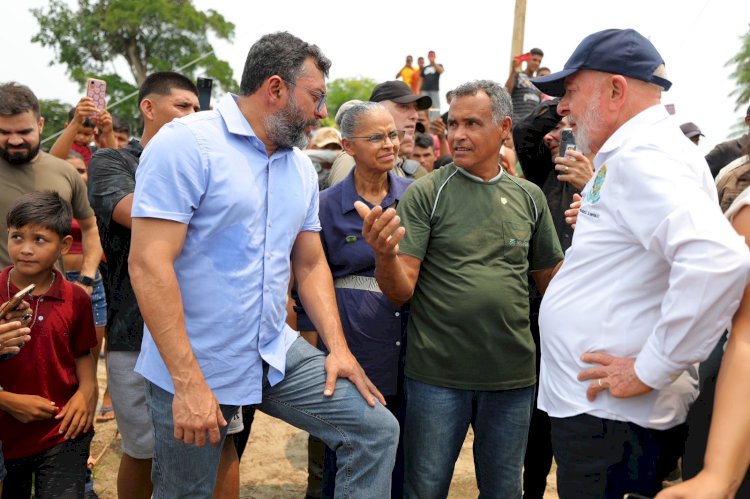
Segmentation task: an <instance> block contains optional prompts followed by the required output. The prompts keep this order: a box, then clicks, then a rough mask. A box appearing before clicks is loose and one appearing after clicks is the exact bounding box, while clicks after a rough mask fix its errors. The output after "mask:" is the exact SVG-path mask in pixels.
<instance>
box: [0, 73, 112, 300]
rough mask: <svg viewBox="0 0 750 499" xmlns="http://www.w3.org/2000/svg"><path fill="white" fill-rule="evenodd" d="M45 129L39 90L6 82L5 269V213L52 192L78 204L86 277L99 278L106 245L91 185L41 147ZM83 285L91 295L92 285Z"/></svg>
mask: <svg viewBox="0 0 750 499" xmlns="http://www.w3.org/2000/svg"><path fill="white" fill-rule="evenodd" d="M43 128H44V118H42V116H41V111H40V109H39V100H38V99H37V98H36V95H34V92H32V91H31V89H29V88H28V87H26V86H24V85H19V84H17V83H14V82H9V83H5V84H2V85H0V213H2V214H3V216H2V217H0V234H3V237H0V268H1V267H6V266H8V265H10V264H11V261H10V257H9V256H8V238H7V236H6V235H5V234H6V233H7V231H8V227H7V226H6V224H5V213H7V212H8V209H9V208H10V206H11V205H12V204H13V203H14V202H15V200H16V199H18V198H19V197H21V196H22V195H24V194H26V193H29V192H34V191H48V190H51V191H55V192H57V193H58V194H60V196H61V197H62V198H63V199H65V200H66V201H68V202H69V203H70V204H71V205H72V206H73V216H74V217H75V218H76V219H77V220H78V223H79V224H80V226H81V233H82V240H83V264H82V266H81V279H82V280H85V279H84V278H88V281H93V278H94V275H95V274H96V269H97V268H98V266H99V262H100V261H101V258H102V246H101V243H100V242H99V231H98V230H97V227H96V218H95V217H94V211H93V210H92V209H91V205H89V201H88V198H87V197H86V184H84V183H83V180H82V179H81V175H80V174H79V173H78V172H77V171H76V169H75V168H73V167H72V166H71V165H70V164H69V163H68V162H66V161H63V160H61V159H58V158H55V157H54V156H51V155H49V154H47V153H46V152H42V151H40V150H39V145H40V141H41V134H42V129H43ZM88 281H87V283H88ZM77 284H78V285H79V286H81V287H82V288H83V289H84V290H86V292H87V293H88V294H89V295H90V294H91V292H92V290H93V289H92V288H91V287H90V286H87V285H86V284H84V283H83V282H78V283H77ZM89 284H90V283H89Z"/></svg>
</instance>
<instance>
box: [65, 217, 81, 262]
mask: <svg viewBox="0 0 750 499" xmlns="http://www.w3.org/2000/svg"><path fill="white" fill-rule="evenodd" d="M70 235H71V236H73V244H71V245H70V249H69V250H68V254H69V255H82V254H83V233H82V232H81V226H80V225H79V224H78V220H76V219H75V218H74V219H73V222H72V223H71V224H70Z"/></svg>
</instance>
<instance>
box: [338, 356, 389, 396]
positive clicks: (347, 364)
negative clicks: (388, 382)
mask: <svg viewBox="0 0 750 499" xmlns="http://www.w3.org/2000/svg"><path fill="white" fill-rule="evenodd" d="M325 368H326V386H325V389H324V391H323V395H325V396H326V397H330V396H332V395H333V391H334V390H335V389H336V379H338V378H346V379H348V380H349V381H351V382H352V383H354V386H356V387H357V390H359V393H360V394H361V395H362V397H363V398H364V399H365V400H366V401H367V403H368V404H369V405H370V406H371V407H375V399H376V398H377V399H378V400H379V401H380V403H381V404H383V405H385V398H384V397H383V395H382V394H381V393H380V391H379V390H378V389H377V388H376V387H375V385H374V384H373V383H372V381H370V378H368V377H367V375H366V374H365V371H364V370H363V369H362V366H360V365H359V362H357V359H355V358H354V355H352V354H351V352H349V351H346V353H330V354H329V355H328V357H326V362H325Z"/></svg>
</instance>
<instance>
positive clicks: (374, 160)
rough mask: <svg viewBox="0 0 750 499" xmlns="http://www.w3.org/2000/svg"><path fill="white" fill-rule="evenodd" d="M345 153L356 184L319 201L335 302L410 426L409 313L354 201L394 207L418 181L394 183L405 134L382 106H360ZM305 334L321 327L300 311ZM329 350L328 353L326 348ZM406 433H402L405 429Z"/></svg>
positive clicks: (391, 405)
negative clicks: (392, 290) (391, 292)
mask: <svg viewBox="0 0 750 499" xmlns="http://www.w3.org/2000/svg"><path fill="white" fill-rule="evenodd" d="M340 128H341V135H342V137H343V138H342V146H343V147H344V150H345V151H346V152H347V153H348V154H349V155H351V156H352V157H353V158H354V161H355V166H354V169H353V170H352V171H351V173H350V174H349V176H348V177H347V178H346V179H345V180H343V181H342V182H339V183H338V184H336V185H334V186H332V187H330V188H328V189H326V190H324V191H322V192H321V193H320V223H321V226H322V230H321V239H322V240H323V248H324V250H325V253H326V258H327V260H328V265H329V266H330V267H331V273H332V274H333V278H334V287H335V290H336V301H337V303H338V307H339V314H340V316H341V323H342V326H343V328H344V335H345V336H346V341H347V343H348V344H349V349H350V350H351V351H352V353H353V354H354V356H355V357H356V358H357V360H358V361H359V363H360V364H361V365H362V367H363V368H364V370H365V372H366V373H367V376H368V377H369V378H370V380H372V382H373V383H375V385H376V386H377V388H378V390H380V392H381V393H382V394H383V396H384V397H385V399H386V402H387V407H388V409H390V411H391V412H392V413H393V414H394V415H395V416H396V418H397V419H398V420H399V423H402V422H403V415H402V413H403V410H404V404H403V403H402V399H403V354H404V352H405V345H404V332H405V330H406V320H407V317H406V315H407V310H408V309H407V308H406V307H399V306H396V305H393V304H392V303H391V302H390V301H388V299H387V298H386V297H385V296H384V295H383V293H381V291H380V288H379V287H378V284H377V281H376V280H375V254H374V253H373V251H372V249H371V248H370V246H369V245H368V244H367V242H365V241H364V240H363V239H362V235H361V231H362V219H361V218H360V216H359V215H358V214H357V211H356V210H355V209H354V202H355V201H362V202H364V203H366V204H367V205H368V206H369V207H370V208H372V207H374V206H375V205H380V206H382V207H383V209H386V208H388V207H391V206H392V207H395V206H396V204H397V203H398V200H399V199H400V198H401V195H402V193H403V192H404V191H405V190H406V188H407V187H408V185H409V184H410V183H411V180H409V179H406V178H404V177H398V176H396V175H394V174H393V173H392V172H391V170H392V169H393V165H394V162H395V160H396V156H397V153H398V148H399V143H400V142H399V138H400V137H399V132H398V131H397V130H396V125H395V124H394V122H393V118H392V117H391V114H390V113H389V112H388V111H387V110H386V109H385V108H384V107H383V106H382V105H380V104H378V103H375V102H360V103H357V104H354V105H353V106H352V107H351V108H350V109H349V110H347V111H346V113H345V114H344V116H343V118H342V120H341V125H340ZM298 311H299V314H298V318H297V320H298V327H299V329H300V331H313V330H314V326H313V325H312V323H311V322H310V320H309V319H308V318H307V316H306V315H305V313H304V311H303V310H301V309H300V308H298ZM320 346H321V348H324V347H323V345H322V344H321V345H320ZM402 427H403V426H402ZM402 455H403V451H402V449H401V445H399V450H398V455H397V458H396V466H395V467H394V472H393V485H392V493H391V495H392V497H402V495H403V457H402ZM323 475H324V476H323V487H324V491H323V497H332V496H333V489H334V487H333V486H334V477H335V475H336V454H335V449H334V450H331V449H328V448H326V456H325V460H324V466H323Z"/></svg>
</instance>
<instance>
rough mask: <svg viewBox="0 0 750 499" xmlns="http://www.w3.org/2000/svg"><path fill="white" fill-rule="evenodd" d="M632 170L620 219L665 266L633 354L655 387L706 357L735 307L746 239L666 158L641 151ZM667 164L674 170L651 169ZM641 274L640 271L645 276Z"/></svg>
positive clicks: (749, 263)
mask: <svg viewBox="0 0 750 499" xmlns="http://www.w3.org/2000/svg"><path fill="white" fill-rule="evenodd" d="M645 157H648V158H649V159H650V161H645V162H644V161H640V162H633V163H631V164H638V165H639V166H636V168H637V169H638V170H639V171H638V175H629V176H627V178H628V179H632V180H630V181H626V182H624V183H623V184H621V186H622V188H623V189H625V192H624V193H623V194H625V195H624V196H623V197H621V198H620V199H632V203H629V204H628V206H623V207H621V208H620V209H619V216H620V217H622V222H623V223H624V224H626V225H627V226H628V228H629V229H630V230H631V231H632V233H633V234H634V236H635V238H636V239H637V240H638V242H640V244H642V245H643V246H644V247H645V248H646V249H648V250H649V251H650V252H652V253H655V254H657V255H658V256H659V257H660V258H663V259H664V260H665V261H666V262H667V264H668V265H669V268H670V270H669V281H668V287H667V289H666V292H665V294H664V297H663V299H662V303H661V315H660V318H659V320H658V321H657V322H656V324H655V325H654V327H653V332H652V333H651V335H650V336H649V337H648V339H647V341H646V343H645V345H644V347H643V348H642V350H641V351H640V353H639V354H638V356H637V358H636V363H635V371H636V374H637V375H638V377H639V378H640V379H641V380H642V381H643V382H644V383H646V384H647V385H648V386H650V387H652V388H654V389H661V388H664V387H665V386H667V385H668V384H670V383H671V382H672V381H674V380H675V379H677V377H678V376H679V375H680V374H681V373H682V372H683V371H684V370H685V369H687V368H688V367H689V366H690V365H691V364H695V363H697V362H701V361H703V360H705V359H706V358H707V357H708V355H709V353H710V352H711V350H712V349H713V348H714V346H715V345H716V342H717V341H718V339H719V337H720V336H721V334H722V332H723V331H724V329H725V328H727V327H728V325H729V322H730V321H731V318H732V316H733V315H734V312H735V311H736V310H737V307H738V306H739V302H740V299H741V297H742V294H743V291H744V288H745V286H746V285H747V282H748V276H749V275H750V253H749V252H748V249H747V246H746V244H745V241H744V239H743V238H742V237H740V236H739V235H738V234H737V233H736V232H735V231H734V229H732V227H731V225H730V224H729V222H728V221H727V220H726V219H725V218H724V216H723V215H722V214H721V211H720V210H719V208H718V204H717V203H716V200H715V199H714V197H713V196H711V195H710V194H709V193H708V192H707V191H706V189H705V186H703V185H702V184H700V183H699V182H696V180H695V176H691V175H689V174H685V175H682V174H681V173H680V172H681V171H680V169H679V167H680V166H682V167H683V168H684V167H685V166H684V165H670V162H672V160H671V159H670V158H668V157H658V156H657V155H654V154H650V155H649V154H645ZM654 168H669V169H670V171H673V172H676V173H675V175H674V176H672V177H667V176H665V175H658V174H654V173H653V172H654ZM646 278H648V276H644V279H646Z"/></svg>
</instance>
